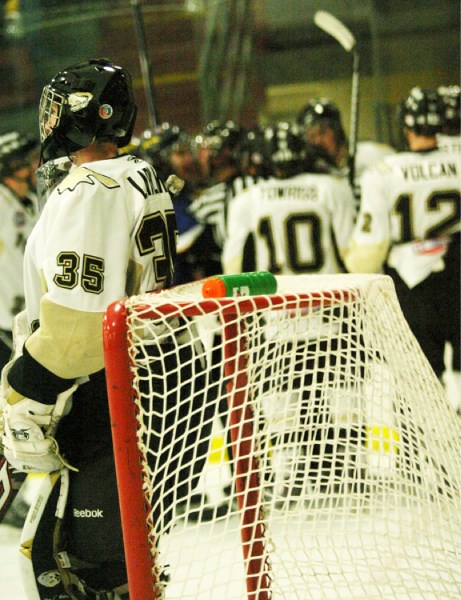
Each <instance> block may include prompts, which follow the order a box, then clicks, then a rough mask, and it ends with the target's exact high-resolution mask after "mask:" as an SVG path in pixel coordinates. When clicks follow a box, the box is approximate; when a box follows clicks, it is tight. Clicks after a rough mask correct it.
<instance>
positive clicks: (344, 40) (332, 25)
mask: <svg viewBox="0 0 461 600" xmlns="http://www.w3.org/2000/svg"><path fill="white" fill-rule="evenodd" d="M314 23H315V24H316V25H317V27H319V28H320V29H323V31H325V33H328V34H329V35H331V36H332V37H334V38H335V40H337V41H338V42H339V43H340V44H341V46H342V47H343V48H344V50H346V52H350V51H351V50H352V49H353V48H354V46H355V37H354V36H353V35H352V33H351V32H350V31H349V29H348V28H347V27H346V26H345V25H344V24H343V23H341V21H339V19H337V18H336V17H334V16H333V15H332V14H330V13H329V12H326V11H325V10H318V11H317V12H316V13H315V15H314Z"/></svg>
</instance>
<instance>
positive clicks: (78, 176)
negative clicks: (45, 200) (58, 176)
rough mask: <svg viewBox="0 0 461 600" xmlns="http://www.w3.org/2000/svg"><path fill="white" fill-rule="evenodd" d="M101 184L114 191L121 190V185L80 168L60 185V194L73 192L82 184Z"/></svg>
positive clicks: (85, 168)
mask: <svg viewBox="0 0 461 600" xmlns="http://www.w3.org/2000/svg"><path fill="white" fill-rule="evenodd" d="M96 182H97V183H100V184H101V185H103V186H104V187H105V188H107V189H109V190H112V189H115V188H119V187H120V184H119V183H118V182H117V181H115V179H112V177H108V176H107V175H103V174H102V173H98V172H97V171H93V170H92V169H88V167H79V168H78V169H75V171H71V172H70V173H69V175H67V177H66V178H65V179H64V180H63V181H62V182H61V183H60V184H59V185H58V193H59V194H63V193H64V192H66V191H69V192H73V191H74V190H75V188H76V187H77V186H78V185H79V184H81V183H88V184H89V185H95V184H96Z"/></svg>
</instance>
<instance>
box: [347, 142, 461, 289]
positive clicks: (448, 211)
mask: <svg viewBox="0 0 461 600" xmlns="http://www.w3.org/2000/svg"><path fill="white" fill-rule="evenodd" d="M460 177H461V156H460V155H459V154H456V153H445V152H442V151H440V150H438V149H436V150H431V151H427V152H402V153H399V154H396V155H394V156H389V157H387V158H386V159H384V160H383V161H382V162H381V163H379V164H378V165H376V166H375V167H374V168H373V169H371V170H369V171H367V172H366V173H365V174H364V176H363V177H362V180H361V187H362V200H361V207H360V212H359V215H358V218H357V224H356V227H355V230H354V234H353V238H352V241H351V245H350V249H349V250H348V252H347V256H346V266H347V268H348V270H349V271H351V272H356V273H357V272H377V271H379V270H380V269H381V268H382V266H383V264H384V262H385V261H387V263H388V264H389V266H391V267H393V268H394V269H396V270H397V272H398V273H399V275H400V276H401V277H402V279H403V280H404V281H405V282H406V283H407V285H408V286H409V287H413V286H415V285H416V284H417V283H419V282H421V281H423V280H424V279H425V278H426V277H427V276H428V275H429V274H430V273H431V272H432V271H440V270H442V269H443V268H444V264H443V256H444V254H445V252H446V249H447V244H448V241H449V240H448V236H449V235H450V234H451V233H454V232H455V231H459V229H460V185H461V179H460Z"/></svg>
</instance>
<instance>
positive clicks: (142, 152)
mask: <svg viewBox="0 0 461 600" xmlns="http://www.w3.org/2000/svg"><path fill="white" fill-rule="evenodd" d="M181 148H183V149H188V150H190V151H192V139H191V137H190V136H189V134H188V133H187V132H186V131H185V130H184V129H181V128H180V127H178V125H171V124H170V123H167V122H165V123H162V124H161V125H159V126H158V127H156V128H155V129H146V130H145V131H143V132H142V134H141V136H140V138H139V144H138V147H137V148H136V150H135V152H134V153H135V154H136V155H137V156H139V157H140V158H143V159H144V160H146V161H147V162H149V163H150V164H151V165H152V166H153V167H154V168H155V169H156V171H157V172H158V173H159V175H160V177H163V176H165V174H166V175H169V174H170V173H171V162H170V160H171V153H172V152H173V151H174V150H180V149H181Z"/></svg>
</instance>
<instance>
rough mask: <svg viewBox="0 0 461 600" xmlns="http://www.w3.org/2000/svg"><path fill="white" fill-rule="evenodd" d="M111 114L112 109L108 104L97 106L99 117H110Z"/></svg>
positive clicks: (112, 112)
mask: <svg viewBox="0 0 461 600" xmlns="http://www.w3.org/2000/svg"><path fill="white" fill-rule="evenodd" d="M113 114H114V109H113V108H112V106H111V105H110V104H102V105H101V106H100V107H99V116H100V117H101V119H110V118H111V116H112V115H113Z"/></svg>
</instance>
